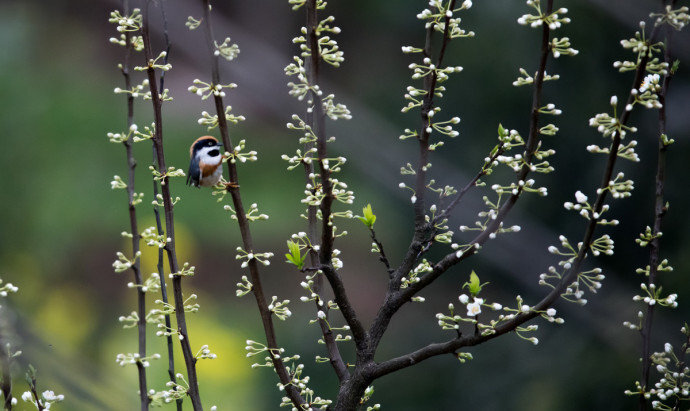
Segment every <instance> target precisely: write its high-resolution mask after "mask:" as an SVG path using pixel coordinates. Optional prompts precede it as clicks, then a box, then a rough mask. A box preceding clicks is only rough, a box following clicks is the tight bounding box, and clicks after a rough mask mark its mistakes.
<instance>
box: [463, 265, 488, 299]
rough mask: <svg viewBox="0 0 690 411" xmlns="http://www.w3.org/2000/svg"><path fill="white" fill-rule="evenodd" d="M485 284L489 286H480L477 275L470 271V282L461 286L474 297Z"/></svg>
mask: <svg viewBox="0 0 690 411" xmlns="http://www.w3.org/2000/svg"><path fill="white" fill-rule="evenodd" d="M487 284H489V283H488V282H487V283H484V284H482V283H481V282H480V281H479V276H478V275H477V273H475V272H474V270H472V273H470V281H468V282H466V283H465V284H463V285H462V288H465V287H467V290H468V291H469V292H470V294H472V296H473V297H474V296H476V295H478V294H479V293H480V292H481V291H482V288H483V287H484V286H485V285H487Z"/></svg>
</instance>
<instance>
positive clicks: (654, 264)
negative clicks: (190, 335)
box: [639, 0, 673, 410]
mask: <svg viewBox="0 0 690 411" xmlns="http://www.w3.org/2000/svg"><path fill="white" fill-rule="evenodd" d="M664 3H665V1H663V0H662V4H664ZM670 33H671V30H668V27H666V47H665V51H664V61H665V62H666V63H667V64H668V67H669V68H668V70H669V71H668V74H667V75H665V76H664V80H663V84H662V88H661V92H660V93H659V103H661V108H660V109H659V120H658V139H659V148H658V153H657V168H656V179H655V193H654V194H655V202H654V226H653V228H652V236H653V240H652V241H651V242H650V243H649V278H648V279H647V283H648V284H649V285H651V284H657V275H658V273H659V272H658V266H659V258H660V257H659V254H660V247H661V240H660V238H659V234H660V233H661V222H662V220H663V218H664V215H666V205H665V200H664V186H665V183H666V149H667V145H666V144H665V142H664V139H663V136H664V135H665V134H666V94H667V92H668V86H669V83H670V81H671V77H672V75H673V73H671V64H672V61H671V55H670V51H669V46H670ZM653 319H654V305H647V312H646V314H645V322H644V325H643V327H642V328H641V329H640V334H641V336H642V380H641V381H640V383H641V385H642V390H643V391H645V392H646V391H647V387H648V386H649V371H650V368H651V358H650V356H651V348H650V341H651V337H652V325H653ZM639 408H640V410H647V409H648V408H649V404H648V400H647V399H646V398H645V397H644V395H640V397H639Z"/></svg>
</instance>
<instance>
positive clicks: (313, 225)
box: [303, 0, 350, 381]
mask: <svg viewBox="0 0 690 411" xmlns="http://www.w3.org/2000/svg"><path fill="white" fill-rule="evenodd" d="M306 9H307V36H308V37H309V44H310V48H311V55H310V58H309V60H307V67H308V79H309V83H310V84H312V85H314V86H316V85H318V84H319V63H320V59H321V56H320V55H319V48H318V45H317V41H318V38H317V35H316V26H317V25H318V20H317V11H316V5H315V1H313V0H312V1H309V2H308V3H307V8H306ZM309 98H310V100H311V101H310V102H309V103H307V104H310V105H311V107H310V108H311V110H307V123H308V124H309V126H311V128H312V130H313V131H314V134H316V136H317V137H318V140H319V142H321V141H322V140H323V141H324V143H323V144H321V143H318V147H317V150H323V151H318V154H319V159H320V160H322V159H323V157H324V156H325V149H326V148H325V138H324V136H325V134H326V130H325V117H326V114H325V113H324V112H323V109H322V107H323V105H322V104H321V98H320V97H319V96H318V95H317V94H316V93H315V92H314V90H311V91H310V93H309ZM313 147H314V143H307V144H306V146H305V151H308V150H310V149H312V148H313ZM322 153H323V154H324V156H322V155H321V154H322ZM319 163H320V165H321V173H322V177H323V172H324V169H323V164H322V162H321V161H319ZM303 165H304V173H305V181H306V182H307V183H309V182H310V181H311V179H310V178H309V176H310V175H311V174H312V173H313V172H314V165H313V164H312V163H307V162H303ZM325 171H326V172H328V170H325ZM329 183H330V180H329ZM312 190H313V191H316V187H314V188H313V189H312ZM324 193H325V194H326V197H327V198H329V201H331V202H332V196H331V195H330V193H331V190H328V191H326V186H325V183H324ZM328 209H329V210H328V211H327V214H326V213H324V212H323V209H322V217H323V221H324V222H328V221H329V220H330V205H329V206H328ZM307 224H308V228H307V235H308V236H309V238H310V239H312V241H313V240H316V238H317V235H318V230H317V207H316V206H312V205H310V206H308V209H307ZM326 226H328V227H329V228H330V230H331V233H330V240H329V243H330V244H331V245H330V246H329V248H330V249H331V251H330V252H329V254H328V256H329V258H328V260H327V261H326V262H328V263H330V253H331V252H332V243H333V230H332V227H331V226H329V225H328V224H324V225H323V227H326ZM324 230H325V228H324ZM325 236H326V232H325V231H324V233H323V236H322V243H323V242H324V240H325ZM309 259H310V260H309V261H310V263H311V266H312V267H316V266H318V261H319V260H321V264H324V263H326V262H324V260H323V254H321V256H319V255H317V253H315V252H314V251H313V250H310V252H309ZM322 288H323V276H322V275H319V274H317V275H315V276H314V292H315V293H316V294H319V295H320V293H321V290H322ZM321 303H323V302H322V301H321ZM316 309H317V310H321V311H322V312H324V313H325V314H326V318H320V317H319V319H318V321H319V327H321V333H322V335H323V340H324V342H325V343H326V349H327V350H328V358H330V363H331V366H332V367H333V370H334V371H335V373H336V375H337V376H338V379H339V380H340V381H343V380H344V379H346V378H348V377H349V375H350V373H349V371H348V370H347V366H346V365H345V362H344V361H343V357H342V355H341V354H340V349H339V348H338V344H337V343H336V341H335V337H334V336H333V331H332V330H331V328H330V325H329V322H328V316H329V310H328V308H327V307H324V306H320V305H319V302H317V303H316Z"/></svg>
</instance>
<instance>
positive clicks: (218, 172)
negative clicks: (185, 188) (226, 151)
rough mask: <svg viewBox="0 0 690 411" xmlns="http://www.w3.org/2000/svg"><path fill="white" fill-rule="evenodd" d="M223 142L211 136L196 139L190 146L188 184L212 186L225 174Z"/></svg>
mask: <svg viewBox="0 0 690 411" xmlns="http://www.w3.org/2000/svg"><path fill="white" fill-rule="evenodd" d="M220 147H221V144H220V143H219V142H218V140H216V139H215V138H213V137H211V136H203V137H199V138H198V139H196V140H195V141H194V142H193V143H192V146H191V147H190V148H189V156H190V157H191V161H190V162H189V173H187V184H188V185H192V186H194V187H212V186H214V185H216V184H218V182H219V181H220V178H221V176H222V175H223V168H222V167H221V164H223V155H222V154H221V153H220Z"/></svg>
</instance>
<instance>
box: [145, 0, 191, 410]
mask: <svg viewBox="0 0 690 411" xmlns="http://www.w3.org/2000/svg"><path fill="white" fill-rule="evenodd" d="M150 5H151V0H147V2H146V7H145V10H144V13H143V18H144V22H143V26H142V37H143V40H144V55H145V58H146V64H147V65H148V69H147V70H146V73H147V75H148V78H149V87H150V89H151V102H152V105H153V116H154V122H155V134H154V136H153V144H154V145H155V147H156V151H155V154H156V157H157V158H156V162H157V164H158V171H159V172H160V173H165V172H166V171H167V166H166V163H165V153H164V150H163V115H162V107H161V106H162V102H161V98H160V94H159V92H158V85H157V79H156V72H155V70H154V68H153V67H152V62H153V59H154V58H153V52H152V50H151V40H150V36H149V18H148V17H149V8H150ZM161 194H162V196H163V208H164V212H165V231H166V235H167V238H168V239H169V241H168V242H166V245H165V250H166V252H167V255H168V264H169V265H170V271H171V273H172V274H173V278H172V283H173V299H174V302H175V317H176V320H177V331H178V333H179V336H180V345H181V347H182V356H183V358H184V361H185V366H186V368H187V382H188V383H189V388H188V390H187V394H188V395H189V398H190V400H191V402H192V407H193V408H194V410H195V411H197V410H202V409H203V408H202V405H201V398H200V396H199V385H198V379H197V375H196V361H197V360H196V358H195V357H194V354H193V353H192V350H191V346H190V342H189V335H188V333H187V321H186V318H185V311H184V296H183V294H182V277H181V276H180V275H177V274H175V273H178V272H179V271H180V270H179V265H178V262H177V254H176V252H175V226H174V218H173V205H172V199H171V195H170V184H169V179H168V177H167V176H165V177H164V178H163V180H162V181H161Z"/></svg>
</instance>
